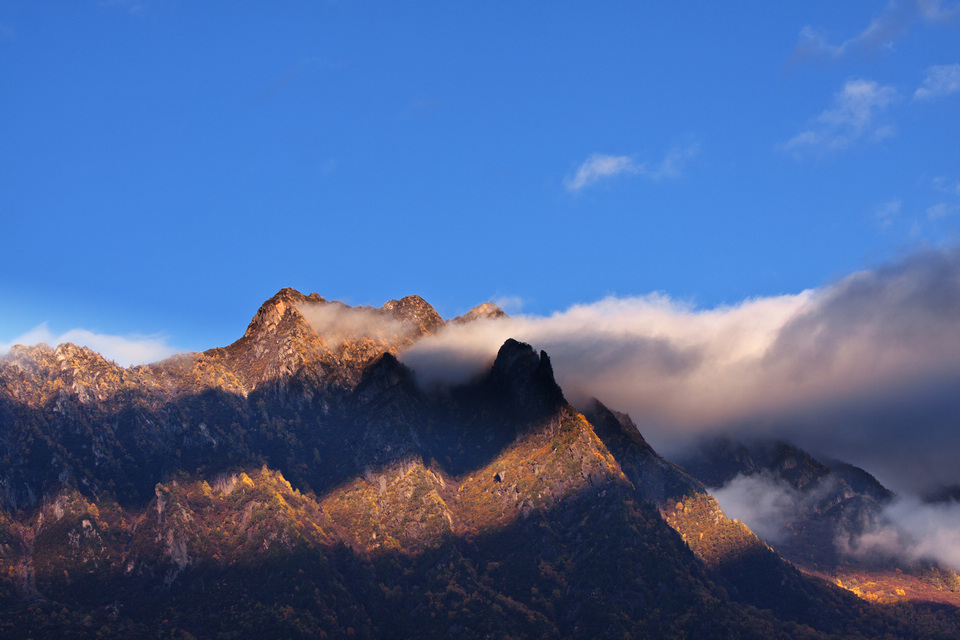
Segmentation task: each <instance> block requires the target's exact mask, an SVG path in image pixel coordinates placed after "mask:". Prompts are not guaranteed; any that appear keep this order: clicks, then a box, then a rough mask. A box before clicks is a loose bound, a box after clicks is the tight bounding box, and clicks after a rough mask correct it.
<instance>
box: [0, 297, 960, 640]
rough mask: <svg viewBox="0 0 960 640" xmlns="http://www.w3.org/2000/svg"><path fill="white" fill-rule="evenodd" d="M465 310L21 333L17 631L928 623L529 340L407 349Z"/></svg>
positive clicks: (11, 493)
mask: <svg viewBox="0 0 960 640" xmlns="http://www.w3.org/2000/svg"><path fill="white" fill-rule="evenodd" d="M500 317H504V314H503V311H502V310H501V309H500V308H499V307H497V306H496V305H494V304H492V303H486V304H483V305H480V306H478V307H476V308H475V309H473V310H471V311H470V312H469V313H467V314H465V315H464V316H462V317H461V318H457V319H456V320H455V321H456V322H471V321H477V320H483V319H496V318H500ZM444 324H445V323H444V321H443V319H442V318H441V317H440V316H439V314H438V313H437V312H436V310H435V309H434V308H433V307H432V306H430V305H429V304H428V303H427V302H426V301H424V300H423V299H422V298H420V297H418V296H408V297H405V298H401V299H399V300H391V301H389V302H387V303H386V304H384V305H383V306H382V307H380V308H379V309H376V308H370V307H349V306H347V305H344V304H342V303H339V302H335V301H327V300H325V299H324V298H322V297H321V296H319V295H317V294H315V293H313V294H310V295H303V294H302V293H300V292H298V291H296V290H294V289H282V290H280V291H279V292H278V293H277V294H276V295H274V296H273V297H271V298H270V299H269V300H267V301H266V302H264V303H263V305H261V307H260V308H259V310H258V311H257V312H256V314H255V315H254V317H253V318H252V320H251V322H250V324H249V326H248V327H247V330H246V331H245V333H244V335H243V336H242V337H240V338H239V339H238V340H237V341H235V342H234V343H232V344H230V345H229V346H226V347H223V348H217V349H211V350H209V351H206V352H204V353H190V354H180V355H177V356H174V357H172V358H168V359H167V360H164V361H162V362H157V363H153V364H150V365H144V366H139V367H133V368H129V369H125V368H122V367H118V366H117V365H116V364H114V363H111V362H109V361H106V360H104V359H103V358H102V357H100V356H99V355H98V354H96V353H94V352H92V351H90V350H89V349H84V348H81V347H77V346H74V345H61V346H60V347H57V348H56V349H51V348H50V347H47V346H41V347H27V348H15V349H13V350H12V352H11V354H10V355H8V356H6V357H4V358H0V462H2V464H0V630H2V631H0V635H2V636H4V637H7V636H9V637H81V636H82V637H88V636H90V634H91V633H92V632H93V631H92V630H96V633H97V636H98V637H104V638H121V637H124V638H125V637H146V636H156V635H158V634H159V635H163V637H203V638H208V637H209V638H212V637H244V636H249V635H251V634H253V635H258V636H260V635H264V636H265V635H270V636H282V637H304V638H317V637H349V636H358V637H366V638H391V639H393V638H404V637H425V638H441V637H442V638H446V637H450V636H456V637H464V638H483V637H543V638H561V637H562V638H567V637H570V638H578V637H583V638H599V637H790V636H789V635H788V630H789V629H796V628H800V627H805V626H806V627H810V628H811V635H808V636H807V635H805V636H804V637H839V635H841V634H842V633H844V632H845V631H846V630H847V629H857V628H867V627H866V626H865V625H864V624H863V621H864V620H870V624H871V625H873V627H871V628H876V629H878V630H879V631H878V633H877V635H876V637H883V634H885V633H887V632H888V631H890V630H891V629H894V628H896V629H897V630H898V631H900V632H901V637H907V636H910V637H914V636H916V635H917V634H915V633H913V631H915V629H913V628H912V627H904V628H903V629H906V631H904V630H903V629H901V628H899V627H895V626H894V625H893V624H892V623H890V624H888V623H886V622H877V619H878V616H879V615H881V614H880V612H879V611H877V610H874V609H868V608H867V606H866V605H865V604H857V605H856V606H854V605H853V604H851V602H850V601H849V599H848V600H847V601H845V600H842V598H841V597H839V596H837V595H836V594H834V593H832V592H827V591H826V589H825V588H824V587H822V586H819V585H817V584H814V583H813V582H812V581H808V580H807V579H806V578H801V577H800V575H799V574H798V573H796V572H795V571H794V570H793V569H792V568H791V567H789V566H788V565H786V564H785V563H784V562H783V561H782V560H781V559H780V558H779V557H778V556H776V554H774V553H773V552H772V551H771V550H770V549H769V548H767V547H766V546H765V545H763V543H762V542H761V541H760V540H759V539H757V538H756V536H754V535H753V534H752V533H751V532H750V531H749V529H747V528H746V527H745V526H744V525H743V524H741V523H739V522H734V521H730V520H728V519H727V518H726V517H725V516H724V515H723V513H722V511H720V509H719V506H718V505H717V503H716V501H714V500H713V499H712V498H711V497H710V496H709V495H708V494H706V493H705V492H704V491H703V489H702V485H700V483H699V482H697V481H696V480H694V479H693V478H691V477H689V476H687V475H686V474H685V473H684V472H683V471H682V470H681V469H679V468H678V467H676V465H673V464H671V463H669V462H667V461H665V460H664V459H662V458H661V457H660V456H659V455H658V454H657V453H656V452H655V451H654V450H653V449H652V448H651V447H650V446H649V445H648V444H647V443H646V442H645V441H644V439H643V438H642V437H641V436H640V434H639V433H638V432H637V429H636V425H635V424H633V422H632V421H631V420H630V418H629V417H628V416H626V415H625V414H618V413H616V412H613V411H610V410H608V409H606V408H605V407H603V406H602V405H600V404H599V403H597V405H596V406H595V407H593V409H592V410H591V411H590V412H588V416H584V415H583V414H581V413H579V412H578V411H576V410H575V409H574V408H573V407H571V406H570V405H569V404H568V403H567V402H566V400H565V399H564V396H563V392H562V390H561V389H560V387H559V386H558V384H557V382H556V380H555V378H554V372H553V367H552V365H551V362H550V358H549V357H548V356H547V354H546V353H545V352H543V351H539V352H538V351H537V350H535V349H534V348H533V347H532V346H531V345H528V344H524V343H522V342H518V341H516V340H513V339H510V340H507V341H506V342H505V343H504V344H503V346H502V347H501V348H500V350H499V353H498V354H497V358H496V361H495V363H494V364H493V366H492V368H491V369H490V371H489V372H488V374H487V376H486V377H485V378H482V379H479V380H475V381H473V382H471V383H468V384H464V385H460V386H456V387H450V388H446V389H442V390H439V391H436V392H434V391H429V392H428V391H424V390H422V389H421V388H420V387H418V386H417V384H416V382H415V380H414V376H413V373H412V372H411V371H410V370H409V369H408V368H407V367H405V366H404V365H403V364H402V363H400V362H399V360H398V359H397V358H396V353H397V352H398V351H399V350H400V349H402V348H404V347H406V346H408V345H410V344H412V343H413V342H415V341H416V340H417V339H419V338H420V337H422V336H425V335H428V334H431V333H434V332H436V331H438V330H440V329H441V328H442V327H443V326H444ZM787 453H789V455H784V456H780V457H778V458H777V460H781V459H782V461H783V464H782V465H781V466H782V468H783V470H784V473H789V474H793V475H790V477H791V478H792V477H794V476H796V470H797V468H798V465H797V464H794V462H795V461H796V460H799V458H798V457H797V456H796V455H794V453H793V452H787ZM800 466H802V465H800ZM796 477H797V478H798V479H799V480H804V479H806V478H807V476H806V475H799V476H796ZM716 581H718V582H719V585H718V582H716ZM729 593H733V594H734V597H731V596H729V595H728V594H729ZM850 598H851V599H852V596H850ZM757 609H762V610H765V611H764V614H763V616H762V618H761V617H757V616H756V615H755V612H756V610H757ZM861 611H863V612H864V613H860V612H861ZM787 623H789V624H787ZM174 625H182V627H181V628H175V627H174ZM267 630H269V631H267ZM750 630H753V632H750ZM888 635H889V634H888ZM944 637H949V636H944Z"/></svg>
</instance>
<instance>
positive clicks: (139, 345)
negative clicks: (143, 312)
mask: <svg viewBox="0 0 960 640" xmlns="http://www.w3.org/2000/svg"><path fill="white" fill-rule="evenodd" d="M65 342H72V343H74V344H76V345H79V346H81V347H88V348H90V349H93V350H94V351H96V352H98V353H99V354H100V355H102V356H103V357H104V358H106V359H107V360H113V361H114V362H116V363H117V364H119V365H120V366H123V367H130V366H134V365H138V364H147V363H149V362H156V361H158V360H163V359H164V358H169V357H170V356H172V355H173V354H175V353H177V352H178V351H179V349H177V348H175V347H172V346H170V345H168V344H167V341H166V338H164V337H163V336H156V335H154V336H139V335H128V336H114V335H109V334H104V333H95V332H93V331H88V330H87V329H79V328H78V329H71V330H69V331H67V332H65V333H61V334H59V335H56V334H54V333H53V332H51V331H50V329H49V327H47V323H43V324H40V325H38V326H36V327H34V328H33V329H31V330H30V331H28V332H27V333H24V334H23V335H21V336H19V337H17V338H14V339H13V340H12V341H11V342H8V343H0V356H2V355H6V353H7V352H8V351H9V350H10V347H12V346H14V345H18V344H22V345H36V344H40V343H45V344H50V345H58V344H63V343H65Z"/></svg>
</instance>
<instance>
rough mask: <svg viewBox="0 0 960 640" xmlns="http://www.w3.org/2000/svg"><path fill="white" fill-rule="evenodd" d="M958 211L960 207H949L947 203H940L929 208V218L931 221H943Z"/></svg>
mask: <svg viewBox="0 0 960 640" xmlns="http://www.w3.org/2000/svg"><path fill="white" fill-rule="evenodd" d="M958 211H960V207H958V206H951V205H948V204H947V203H946V202H940V203H937V204H935V205H933V206H932V207H928V208H927V218H929V219H930V220H941V219H943V218H946V217H947V216H949V215H953V214H954V213H957V212H958Z"/></svg>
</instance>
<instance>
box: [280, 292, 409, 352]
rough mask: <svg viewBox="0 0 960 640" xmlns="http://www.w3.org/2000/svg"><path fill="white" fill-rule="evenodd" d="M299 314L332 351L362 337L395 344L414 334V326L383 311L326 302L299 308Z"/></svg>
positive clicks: (304, 305)
mask: <svg viewBox="0 0 960 640" xmlns="http://www.w3.org/2000/svg"><path fill="white" fill-rule="evenodd" d="M299 311H300V313H302V314H303V316H304V317H305V318H306V319H307V322H309V323H310V327H311V328H312V329H313V330H314V331H316V332H317V333H318V334H319V335H320V336H321V337H323V339H324V340H325V341H326V343H327V346H329V347H330V348H331V349H336V348H337V347H339V346H340V345H341V344H343V343H344V342H345V341H347V340H357V339H363V338H369V339H371V340H376V341H378V342H389V343H395V342H397V341H399V340H403V339H404V338H407V337H410V336H411V335H412V332H413V327H411V326H409V325H408V324H405V323H404V322H402V321H400V320H397V319H396V318H394V317H393V316H392V315H390V314H389V313H388V312H385V311H382V310H380V309H372V308H369V307H348V306H347V305H345V304H342V303H339V302H323V303H316V304H310V303H307V304H303V305H300V307H299Z"/></svg>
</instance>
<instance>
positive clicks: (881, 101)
mask: <svg viewBox="0 0 960 640" xmlns="http://www.w3.org/2000/svg"><path fill="white" fill-rule="evenodd" d="M896 98H897V91H896V89H894V88H893V87H889V86H884V85H881V84H878V83H877V82H874V81H873V80H860V79H858V80H848V81H847V82H846V84H844V85H843V89H841V90H840V91H838V92H837V93H836V94H835V95H834V97H833V104H832V106H830V107H829V108H828V109H826V110H825V111H824V112H823V113H821V114H820V115H819V116H817V118H816V119H815V120H814V123H813V126H811V127H810V128H809V129H807V130H806V131H802V132H800V133H799V134H797V135H796V136H794V137H793V138H791V139H790V140H788V141H787V143H786V145H784V146H785V148H786V149H787V150H789V151H795V152H799V151H802V150H804V149H822V150H839V149H843V148H845V147H847V146H849V145H850V144H851V143H853V142H855V141H857V140H860V139H868V140H873V141H879V140H882V139H884V138H888V137H890V136H892V135H894V129H893V127H892V126H891V125H888V124H879V123H878V122H877V120H878V115H879V114H880V113H882V112H883V111H884V110H885V109H886V108H887V106H889V105H890V103H891V102H893V101H894V100H895V99H896Z"/></svg>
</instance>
